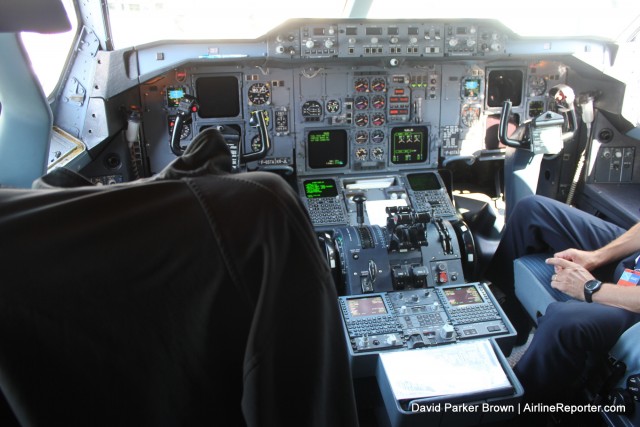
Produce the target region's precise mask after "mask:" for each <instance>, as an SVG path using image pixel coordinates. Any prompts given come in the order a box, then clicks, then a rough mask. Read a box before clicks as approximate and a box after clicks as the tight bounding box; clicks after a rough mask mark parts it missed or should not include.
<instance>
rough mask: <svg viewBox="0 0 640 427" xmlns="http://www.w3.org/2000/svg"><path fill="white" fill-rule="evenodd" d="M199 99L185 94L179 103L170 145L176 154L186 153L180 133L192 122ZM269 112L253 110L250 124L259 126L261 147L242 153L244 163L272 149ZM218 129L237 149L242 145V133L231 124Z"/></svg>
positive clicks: (260, 157)
mask: <svg viewBox="0 0 640 427" xmlns="http://www.w3.org/2000/svg"><path fill="white" fill-rule="evenodd" d="M198 108H199V107H198V100H197V99H196V98H195V97H193V96H191V95H184V96H183V97H182V99H181V100H180V102H179V103H178V109H177V110H178V111H177V114H176V119H175V122H174V125H173V131H172V132H171V140H170V141H169V146H170V148H171V152H172V153H173V154H175V155H176V156H181V155H182V153H184V150H185V147H182V146H181V145H180V135H181V134H182V127H183V126H184V125H185V124H187V123H189V122H191V114H192V113H195V112H197V111H198ZM267 119H268V116H267V113H266V112H265V111H263V110H257V111H252V112H251V117H250V118H249V125H250V126H251V127H254V128H258V133H259V135H260V141H261V143H262V144H261V147H260V150H258V151H253V152H251V153H247V154H242V155H241V156H240V160H241V161H242V162H243V163H246V162H252V161H254V160H259V159H262V158H264V157H265V156H266V155H267V153H268V152H269V150H270V149H271V139H270V138H269V132H268V131H267ZM217 128H218V130H219V131H220V132H221V133H222V136H223V137H224V139H225V141H226V142H227V144H230V145H233V146H235V147H236V149H239V147H240V145H241V144H240V133H239V132H238V131H236V130H235V129H233V128H232V127H230V126H217Z"/></svg>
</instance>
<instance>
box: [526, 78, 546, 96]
mask: <svg viewBox="0 0 640 427" xmlns="http://www.w3.org/2000/svg"><path fill="white" fill-rule="evenodd" d="M546 90H547V80H546V79H545V78H544V77H540V76H529V95H530V96H541V95H544V93H545V92H546Z"/></svg>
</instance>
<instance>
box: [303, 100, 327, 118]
mask: <svg viewBox="0 0 640 427" xmlns="http://www.w3.org/2000/svg"><path fill="white" fill-rule="evenodd" d="M320 116H322V105H320V103H319V102H318V101H307V102H305V103H304V104H302V117H320Z"/></svg>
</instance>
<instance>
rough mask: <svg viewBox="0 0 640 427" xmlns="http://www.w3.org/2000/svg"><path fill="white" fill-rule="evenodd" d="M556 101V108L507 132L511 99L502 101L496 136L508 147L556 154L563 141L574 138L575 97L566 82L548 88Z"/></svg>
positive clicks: (575, 123)
mask: <svg viewBox="0 0 640 427" xmlns="http://www.w3.org/2000/svg"><path fill="white" fill-rule="evenodd" d="M549 95H550V96H551V97H553V99H554V101H555V108H554V109H555V110H556V111H547V112H544V113H542V114H541V115H539V116H538V117H536V118H534V119H532V120H529V121H526V122H524V123H521V124H520V126H518V129H517V130H516V131H515V132H514V133H513V134H512V135H511V136H509V135H508V128H509V117H510V116H511V105H512V104H511V100H509V99H507V100H506V101H504V103H503V104H502V113H501V114H500V125H499V127H498V138H499V140H500V142H501V143H503V144H504V145H506V146H508V147H513V148H522V149H528V150H531V151H532V152H533V153H534V154H558V153H559V152H560V151H562V148H563V143H564V142H566V141H569V140H571V139H572V138H573V136H574V134H575V131H576V128H577V119H576V112H575V108H574V100H575V96H574V94H573V90H572V89H571V88H570V87H569V86H567V85H557V86H554V87H553V88H551V89H550V90H549Z"/></svg>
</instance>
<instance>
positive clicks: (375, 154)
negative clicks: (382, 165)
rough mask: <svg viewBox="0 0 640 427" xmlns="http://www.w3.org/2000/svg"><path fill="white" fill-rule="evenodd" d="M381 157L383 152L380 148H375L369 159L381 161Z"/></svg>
mask: <svg viewBox="0 0 640 427" xmlns="http://www.w3.org/2000/svg"><path fill="white" fill-rule="evenodd" d="M382 156H384V150H383V149H382V148H380V147H376V148H374V149H373V150H372V151H371V157H373V158H374V159H375V160H382Z"/></svg>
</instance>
